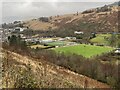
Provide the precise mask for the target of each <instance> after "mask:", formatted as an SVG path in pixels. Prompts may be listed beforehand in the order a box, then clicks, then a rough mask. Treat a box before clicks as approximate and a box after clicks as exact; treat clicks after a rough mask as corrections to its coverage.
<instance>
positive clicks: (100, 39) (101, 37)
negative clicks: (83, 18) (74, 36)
mask: <svg viewBox="0 0 120 90" xmlns="http://www.w3.org/2000/svg"><path fill="white" fill-rule="evenodd" d="M110 37H111V34H97V36H96V37H95V38H93V39H91V40H90V41H91V42H93V43H98V44H106V45H107V44H108V43H109V42H108V41H109V40H108V39H109V38H110Z"/></svg>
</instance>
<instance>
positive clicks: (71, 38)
mask: <svg viewBox="0 0 120 90" xmlns="http://www.w3.org/2000/svg"><path fill="white" fill-rule="evenodd" d="M65 39H67V40H76V37H65Z"/></svg>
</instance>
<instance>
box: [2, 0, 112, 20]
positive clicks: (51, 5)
mask: <svg viewBox="0 0 120 90" xmlns="http://www.w3.org/2000/svg"><path fill="white" fill-rule="evenodd" d="M8 1H9V0H4V2H3V3H2V15H3V18H2V19H3V22H12V21H14V20H25V19H30V18H38V17H41V16H54V15H58V14H59V15H61V14H68V13H76V12H77V11H78V12H82V11H84V10H86V9H90V8H95V7H100V6H103V5H105V4H110V3H111V2H110V3H109V2H75V1H80V0H74V2H73V0H70V1H71V2H59V1H60V0H59V1H58V0H52V2H48V0H44V2H39V0H11V1H15V2H8ZM18 1H19V2H18ZM34 1H35V2H34ZM37 1H38V2H37ZM41 1H42V0H41ZM45 1H46V2H45ZM49 1H51V0H49ZM62 1H63V0H62ZM64 1H68V0H64ZM84 1H85V0H84ZM87 1H90V0H87ZM94 1H95V0H94ZM109 1H110V0H109ZM111 1H112V0H111Z"/></svg>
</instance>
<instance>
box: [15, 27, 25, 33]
mask: <svg viewBox="0 0 120 90" xmlns="http://www.w3.org/2000/svg"><path fill="white" fill-rule="evenodd" d="M14 31H18V32H23V31H24V28H21V27H16V28H15V29H14Z"/></svg>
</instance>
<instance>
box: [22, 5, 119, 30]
mask: <svg viewBox="0 0 120 90" xmlns="http://www.w3.org/2000/svg"><path fill="white" fill-rule="evenodd" d="M43 18H44V17H43ZM45 19H46V17H45ZM47 19H48V21H47V22H46V21H45V22H44V21H42V20H41V19H33V20H29V21H26V22H25V24H24V26H28V27H29V28H30V29H33V30H50V29H57V30H61V29H66V30H69V29H73V30H77V31H84V32H113V31H118V6H114V5H113V6H112V5H111V6H106V5H105V6H103V7H100V8H95V9H90V10H86V11H84V12H82V13H78V12H77V13H75V14H66V15H57V16H51V17H48V18H47Z"/></svg>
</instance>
